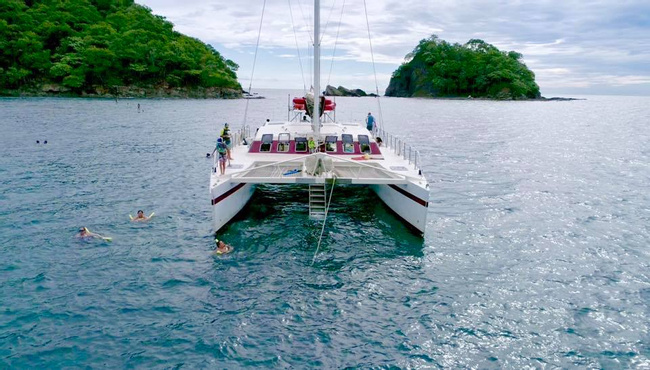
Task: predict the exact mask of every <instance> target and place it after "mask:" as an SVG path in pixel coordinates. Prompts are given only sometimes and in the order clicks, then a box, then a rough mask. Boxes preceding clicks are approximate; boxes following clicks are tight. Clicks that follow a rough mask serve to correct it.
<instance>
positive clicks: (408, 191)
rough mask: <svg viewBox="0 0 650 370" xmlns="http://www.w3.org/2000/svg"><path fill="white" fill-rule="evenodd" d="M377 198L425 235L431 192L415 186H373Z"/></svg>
mask: <svg viewBox="0 0 650 370" xmlns="http://www.w3.org/2000/svg"><path fill="white" fill-rule="evenodd" d="M371 188H372V190H374V192H375V193H376V194H377V196H378V197H379V198H380V199H381V200H382V201H383V202H384V203H385V204H386V205H387V206H388V207H389V208H390V209H392V210H393V211H394V212H395V213H396V214H397V215H398V216H399V217H401V218H402V219H404V221H406V222H408V224H409V225H411V226H412V227H413V228H415V229H416V230H418V231H420V232H421V233H424V230H425V228H426V223H427V213H428V210H429V191H428V190H427V189H426V188H423V187H421V186H417V185H415V184H405V185H371Z"/></svg>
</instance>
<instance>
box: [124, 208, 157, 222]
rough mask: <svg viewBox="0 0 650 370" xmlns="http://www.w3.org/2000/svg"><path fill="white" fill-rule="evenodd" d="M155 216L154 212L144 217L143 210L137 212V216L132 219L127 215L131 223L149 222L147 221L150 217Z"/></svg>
mask: <svg viewBox="0 0 650 370" xmlns="http://www.w3.org/2000/svg"><path fill="white" fill-rule="evenodd" d="M155 214H156V212H151V214H150V215H149V216H145V215H144V211H143V210H139V211H138V214H137V216H135V217H133V216H131V215H129V218H130V219H131V221H133V222H138V221H149V220H150V219H151V217H153V215H155Z"/></svg>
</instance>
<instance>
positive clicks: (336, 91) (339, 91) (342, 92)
mask: <svg viewBox="0 0 650 370" xmlns="http://www.w3.org/2000/svg"><path fill="white" fill-rule="evenodd" d="M325 95H326V96H357V97H361V96H373V97H376V96H377V94H373V93H370V94H367V93H366V92H365V91H363V90H361V89H354V90H350V89H346V88H345V87H343V86H339V87H334V86H331V85H327V88H325Z"/></svg>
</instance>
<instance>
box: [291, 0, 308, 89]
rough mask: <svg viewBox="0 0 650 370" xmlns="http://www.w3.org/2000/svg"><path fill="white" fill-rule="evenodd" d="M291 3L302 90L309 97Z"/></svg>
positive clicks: (292, 25) (292, 24) (292, 26)
mask: <svg viewBox="0 0 650 370" xmlns="http://www.w3.org/2000/svg"><path fill="white" fill-rule="evenodd" d="M288 1H289V14H290V15H291V28H292V29H293V38H294V40H295V41H296V51H297V52H298V62H299V63H300V75H301V76H302V90H303V93H304V94H305V96H306V95H307V83H306V82H305V72H304V69H303V68H302V56H300V47H299V46H298V34H297V33H296V24H295V23H294V21H293V10H291V0H288Z"/></svg>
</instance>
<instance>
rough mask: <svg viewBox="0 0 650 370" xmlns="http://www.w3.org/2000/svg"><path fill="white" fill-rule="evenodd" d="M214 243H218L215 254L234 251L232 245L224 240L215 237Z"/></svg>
mask: <svg viewBox="0 0 650 370" xmlns="http://www.w3.org/2000/svg"><path fill="white" fill-rule="evenodd" d="M214 243H215V244H216V245H217V248H216V249H215V250H214V254H226V253H230V252H232V249H233V248H232V246H230V245H228V244H226V243H224V242H223V240H219V239H214Z"/></svg>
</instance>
